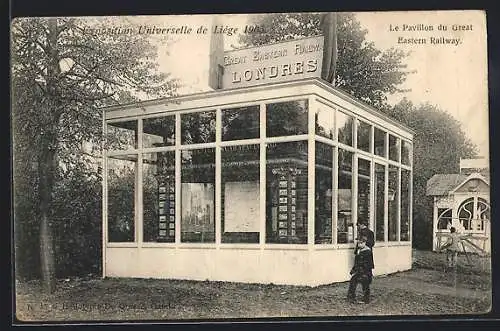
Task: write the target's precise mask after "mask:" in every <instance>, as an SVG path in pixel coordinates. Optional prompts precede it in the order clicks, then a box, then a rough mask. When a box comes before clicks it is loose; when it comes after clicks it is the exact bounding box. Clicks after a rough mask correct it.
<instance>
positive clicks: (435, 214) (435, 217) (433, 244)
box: [432, 197, 438, 251]
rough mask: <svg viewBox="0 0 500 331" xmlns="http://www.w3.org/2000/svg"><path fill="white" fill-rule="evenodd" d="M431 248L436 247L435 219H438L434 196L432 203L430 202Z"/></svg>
mask: <svg viewBox="0 0 500 331" xmlns="http://www.w3.org/2000/svg"><path fill="white" fill-rule="evenodd" d="M432 210H433V213H432V250H433V251H435V250H436V248H437V244H438V242H437V219H438V208H437V202H436V197H434V199H433V204H432Z"/></svg>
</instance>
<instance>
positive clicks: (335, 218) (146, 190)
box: [106, 100, 412, 244]
mask: <svg viewBox="0 0 500 331" xmlns="http://www.w3.org/2000/svg"><path fill="white" fill-rule="evenodd" d="M261 112H262V113H261ZM313 115H314V117H311V120H314V121H315V122H314V123H311V124H314V132H312V133H311V135H308V136H304V135H307V134H308V128H309V124H308V100H293V101H286V102H270V103H268V104H252V105H243V106H237V107H233V108H225V107H221V108H220V109H218V110H215V109H214V110H208V111H205V110H204V111H197V112H192V113H187V112H182V113H181V114H180V115H175V114H170V113H169V114H167V115H162V116H156V117H147V118H139V119H137V120H135V119H134V120H124V121H114V122H113V121H111V122H109V123H108V124H107V138H108V139H107V144H106V146H107V148H108V151H110V153H108V156H107V169H108V172H107V186H106V187H107V205H108V211H107V215H108V238H109V241H110V242H136V241H143V242H150V243H152V242H165V243H175V242H181V243H215V242H216V238H219V237H217V236H216V233H218V234H220V243H222V244H230V243H231V244H239V243H244V244H259V243H266V244H277V243H282V244H307V243H308V238H309V236H308V216H309V215H308V214H309V210H308V207H309V206H308V202H309V201H310V200H309V199H314V208H313V209H314V210H312V209H311V211H312V212H313V213H314V215H313V218H314V229H312V232H313V238H314V241H313V243H314V244H334V243H338V244H349V243H354V241H355V232H356V231H355V224H354V220H356V219H357V220H358V221H365V220H366V221H368V222H369V224H370V228H371V229H372V230H373V231H374V232H375V239H376V241H377V242H383V241H385V240H386V239H387V240H389V241H398V240H401V241H409V240H410V233H411V231H410V230H411V201H410V199H411V159H412V158H411V154H412V144H411V142H410V141H406V140H405V139H402V138H401V137H399V136H397V135H396V134H394V133H390V132H388V131H387V130H384V129H383V127H376V126H374V123H370V122H369V121H368V120H361V119H359V118H357V116H356V115H355V114H349V112H348V111H347V110H345V111H344V110H343V111H338V110H336V109H334V108H333V107H328V106H327V105H326V104H320V103H317V104H315V110H314V114H311V116H313ZM261 116H265V119H266V122H265V123H261V121H260V119H261V118H262V117H261ZM176 119H177V120H179V123H176ZM141 121H142V124H141ZM217 123H219V128H218V129H217ZM263 124H264V125H265V129H264V128H262V127H261V125H263ZM354 125H356V130H355V127H354ZM378 125H381V124H380V123H378ZM141 127H142V132H138V128H141ZM176 128H180V130H179V131H178V132H176ZM311 128H312V127H311ZM261 132H262V135H261ZM354 132H356V136H355V137H356V139H353V138H354V136H353V134H354ZM217 134H218V135H219V136H216V135H217ZM298 135H303V136H300V137H298ZM269 138H270V139H269ZM324 138H326V139H328V140H329V141H326V140H325V139H324ZM250 139H252V140H251V141H250ZM309 139H311V140H309ZM336 140H338V141H336ZM354 141H356V142H357V143H356V145H354ZM310 142H313V143H314V145H313V146H311V145H309V144H310ZM309 148H314V155H313V156H312V157H314V179H313V178H311V179H312V180H314V185H313V187H312V188H311V187H309V186H308V184H309V178H308V173H309V171H312V169H308V166H309V157H310V155H308V153H309ZM335 151H337V154H336V153H335ZM369 154H371V155H369ZM377 156H378V157H377ZM335 162H337V164H335ZM139 165H140V166H139ZM176 165H177V166H179V165H180V167H179V168H177V169H176ZM372 174H373V176H372ZM176 175H177V176H179V177H177V179H176ZM261 176H262V177H261ZM264 176H265V181H263V178H264ZM400 177H401V178H400ZM140 189H142V191H140ZM264 192H265V194H264ZM312 192H314V195H313V196H311V197H309V196H308V194H309V193H312ZM217 193H218V194H219V196H218V197H217V196H216V194H217ZM139 199H140V200H139ZM264 200H265V201H264ZM137 201H139V202H141V203H140V204H139V205H137V204H136V202H137ZM261 205H262V207H261ZM216 215H220V227H219V228H216V224H219V223H218V222H216ZM141 218H142V224H143V228H142V229H136V226H137V224H140V223H141V222H140V221H141ZM137 230H142V231H137ZM262 232H265V234H264V233H262ZM136 233H142V237H141V238H136ZM176 236H179V237H176ZM334 236H335V237H334ZM261 238H262V240H263V242H261V241H260V240H261Z"/></svg>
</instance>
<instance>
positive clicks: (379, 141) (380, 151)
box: [373, 127, 387, 157]
mask: <svg viewBox="0 0 500 331" xmlns="http://www.w3.org/2000/svg"><path fill="white" fill-rule="evenodd" d="M386 140H387V138H386V133H385V131H384V130H381V129H379V128H377V127H375V129H374V142H373V145H374V148H375V150H374V153H375V155H378V156H382V157H387V150H386V149H387V148H386V144H385V142H386Z"/></svg>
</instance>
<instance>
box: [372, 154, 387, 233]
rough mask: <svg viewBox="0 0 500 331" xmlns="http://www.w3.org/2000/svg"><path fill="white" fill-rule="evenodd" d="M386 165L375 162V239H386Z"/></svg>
mask: <svg viewBox="0 0 500 331" xmlns="http://www.w3.org/2000/svg"><path fill="white" fill-rule="evenodd" d="M385 168H386V167H385V166H384V165H382V164H378V163H376V164H375V187H374V189H375V191H374V195H375V226H374V228H375V231H374V232H375V240H376V241H385Z"/></svg>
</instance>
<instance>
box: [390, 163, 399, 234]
mask: <svg viewBox="0 0 500 331" xmlns="http://www.w3.org/2000/svg"><path fill="white" fill-rule="evenodd" d="M398 180H399V172H398V167H396V166H392V165H391V166H389V229H388V231H389V232H388V234H389V241H397V240H398V238H397V233H398V205H399V187H398V184H399V182H398Z"/></svg>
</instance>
